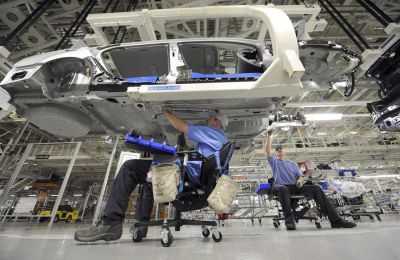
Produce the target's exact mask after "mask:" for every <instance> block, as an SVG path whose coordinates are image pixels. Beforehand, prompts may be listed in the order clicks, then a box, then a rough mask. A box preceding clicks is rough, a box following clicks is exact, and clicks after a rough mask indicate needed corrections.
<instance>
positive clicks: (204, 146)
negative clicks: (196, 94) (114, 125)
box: [74, 108, 228, 242]
mask: <svg viewBox="0 0 400 260" xmlns="http://www.w3.org/2000/svg"><path fill="white" fill-rule="evenodd" d="M164 115H165V116H166V118H167V119H168V121H169V123H170V124H171V125H172V126H173V127H174V128H176V129H177V130H178V131H179V132H182V133H184V134H186V135H187V136H188V139H189V140H192V141H194V142H197V146H196V151H197V152H199V153H201V154H202V155H204V156H206V157H208V156H210V155H212V154H214V153H215V152H216V151H219V150H221V149H222V148H223V146H224V145H225V144H226V143H227V142H228V138H227V136H226V134H225V133H224V132H223V131H222V130H221V128H225V127H226V126H227V125H228V118H227V117H226V116H225V115H223V114H221V113H217V112H215V113H210V115H209V118H208V121H207V126H202V125H188V124H186V123H185V122H184V121H182V120H181V119H179V118H178V117H176V116H175V115H174V114H173V113H172V110H171V108H164ZM151 164H152V161H151V160H129V161H126V162H125V163H124V164H123V165H122V167H121V169H120V170H119V172H118V175H117V177H116V179H115V180H114V184H113V187H112V190H111V193H110V197H109V199H108V201H107V205H106V207H105V209H104V212H103V215H102V217H101V220H100V222H99V223H98V224H97V225H96V226H93V227H91V228H89V229H86V230H78V231H76V232H75V237H74V238H75V240H77V241H81V242H94V241H97V240H106V241H111V240H117V239H119V238H120V237H121V235H122V224H123V220H124V218H125V211H126V209H127V207H128V200H129V195H130V194H131V193H132V191H133V190H134V189H135V187H136V185H137V184H139V183H140V184H142V185H143V186H142V191H141V194H140V197H139V201H138V203H137V207H136V212H135V220H136V221H150V214H151V210H152V208H153V202H154V198H153V190H152V186H151V183H150V182H147V181H146V177H147V173H148V172H149V170H150V166H151ZM200 169H201V162H190V164H188V167H187V171H186V174H187V176H189V177H190V179H191V180H192V181H195V182H198V180H199V178H200V176H199V175H200ZM196 176H197V177H198V178H196ZM142 229H143V234H144V237H145V236H146V234H147V227H142Z"/></svg>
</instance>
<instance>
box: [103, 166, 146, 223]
mask: <svg viewBox="0 0 400 260" xmlns="http://www.w3.org/2000/svg"><path fill="white" fill-rule="evenodd" d="M150 166H151V160H129V161H126V162H125V163H124V164H123V165H122V166H121V169H120V170H119V172H118V175H117V178H116V179H115V180H114V184H113V187H112V190H111V194H110V197H109V199H108V202H107V205H106V208H105V209H104V213H103V215H104V216H106V217H108V218H110V219H113V220H121V221H122V220H123V219H124V218H125V211H126V209H127V208H128V201H129V195H131V193H132V191H133V190H134V189H135V187H136V185H137V184H139V183H140V184H142V190H141V193H140V196H139V200H138V202H137V205H136V212H135V219H137V220H139V221H149V220H150V214H151V210H152V208H153V203H154V199H153V190H152V186H151V183H149V182H147V181H146V177H147V173H148V172H149V170H150Z"/></svg>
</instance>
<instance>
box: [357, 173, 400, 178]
mask: <svg viewBox="0 0 400 260" xmlns="http://www.w3.org/2000/svg"><path fill="white" fill-rule="evenodd" d="M399 177H400V174H383V175H373V176H360V178H361V179H379V178H399Z"/></svg>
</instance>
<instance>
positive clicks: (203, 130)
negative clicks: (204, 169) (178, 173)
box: [186, 125, 228, 185]
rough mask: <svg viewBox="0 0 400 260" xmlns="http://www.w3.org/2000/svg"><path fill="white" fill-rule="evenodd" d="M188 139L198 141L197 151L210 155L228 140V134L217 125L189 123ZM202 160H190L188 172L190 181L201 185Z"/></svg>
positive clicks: (206, 155)
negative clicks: (216, 126)
mask: <svg viewBox="0 0 400 260" xmlns="http://www.w3.org/2000/svg"><path fill="white" fill-rule="evenodd" d="M188 139H189V140H191V141H194V142H197V145H196V151H197V152H199V153H201V154H202V155H203V156H205V157H208V156H210V155H213V154H214V153H215V152H216V151H219V150H221V149H222V147H224V145H225V144H226V143H227V142H228V137H227V136H226V134H225V133H224V132H223V131H222V130H220V129H218V128H215V127H211V126H205V125H188ZM201 163H202V162H201V161H189V162H188V165H187V168H186V174H187V176H188V177H189V179H190V181H192V182H194V183H197V184H199V185H201V182H200V174H201Z"/></svg>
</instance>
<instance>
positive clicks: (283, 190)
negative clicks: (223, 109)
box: [265, 131, 356, 230]
mask: <svg viewBox="0 0 400 260" xmlns="http://www.w3.org/2000/svg"><path fill="white" fill-rule="evenodd" d="M272 132H273V131H269V132H268V139H267V142H266V144H265V153H266V154H267V157H268V162H269V165H270V166H271V169H272V176H273V177H274V179H275V181H274V184H273V191H274V192H276V193H277V195H278V199H279V202H280V203H281V206H282V211H283V215H284V217H285V225H286V229H287V230H296V224H295V220H294V216H293V212H292V209H291V203H290V195H291V194H304V195H305V196H307V197H308V198H311V199H313V200H314V201H315V202H316V203H317V204H318V206H319V208H320V210H321V213H322V214H324V215H327V216H328V219H329V221H330V222H331V227H332V228H353V227H355V226H356V224H355V223H353V222H350V221H346V220H344V219H343V218H341V217H340V216H339V214H338V213H337V211H336V209H335V208H334V206H333V205H332V204H331V203H330V201H329V200H328V198H327V197H326V195H325V193H324V192H323V191H322V189H321V187H320V186H318V185H308V184H306V185H304V186H303V184H304V177H303V174H302V173H301V172H300V169H299V167H298V165H297V163H296V162H294V161H291V160H287V159H286V156H285V152H284V151H283V149H282V147H281V146H278V147H276V149H275V155H274V154H273V153H272V148H271V147H272Z"/></svg>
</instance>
